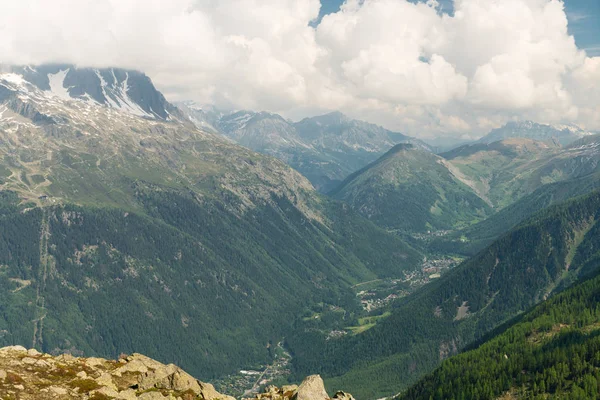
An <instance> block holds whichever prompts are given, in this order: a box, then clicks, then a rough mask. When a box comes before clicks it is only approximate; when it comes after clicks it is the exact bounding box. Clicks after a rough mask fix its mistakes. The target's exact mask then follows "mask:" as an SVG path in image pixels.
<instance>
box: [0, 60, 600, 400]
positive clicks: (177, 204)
mask: <svg viewBox="0 0 600 400" xmlns="http://www.w3.org/2000/svg"><path fill="white" fill-rule="evenodd" d="M2 71H4V72H2V73H0V288H1V290H0V309H1V310H2V313H0V345H9V344H25V345H27V346H28V347H35V348H37V349H39V350H41V351H44V352H47V353H54V354H58V353H63V352H69V353H71V354H75V355H100V356H105V357H115V358H116V357H117V356H118V354H119V353H121V352H124V353H131V352H134V351H140V352H144V353H146V354H148V355H149V356H151V357H154V358H157V359H160V360H162V361H164V362H174V363H177V364H178V365H181V366H182V367H184V368H186V369H187V370H189V371H190V372H191V373H192V374H194V375H195V376H198V377H200V378H203V379H206V378H211V379H212V378H221V377H224V376H231V374H236V373H240V372H239V370H240V369H244V371H245V372H248V371H247V370H246V369H247V368H257V369H259V367H260V368H263V367H264V366H267V365H269V363H271V362H273V360H276V359H277V354H279V353H280V352H281V351H285V352H289V357H291V364H290V365H291V370H289V371H288V370H286V369H284V370H285V371H287V372H286V373H289V374H290V375H286V376H287V378H285V379H289V380H294V379H295V380H298V381H299V380H300V379H302V378H303V377H304V376H306V375H312V374H314V373H316V372H318V373H321V374H322V375H323V376H324V377H325V382H326V384H327V385H328V386H329V388H336V389H337V388H340V387H343V388H347V389H349V390H351V391H352V392H353V393H355V394H356V395H357V397H359V398H379V397H381V396H389V395H392V394H395V393H398V392H399V391H401V390H405V389H407V388H409V386H410V385H411V384H412V383H415V382H418V381H419V379H421V378H422V377H423V375H424V374H426V373H430V372H432V371H434V370H435V369H436V368H437V367H438V366H439V365H440V363H442V362H443V361H444V360H445V359H447V358H449V357H451V356H452V355H454V354H457V353H459V352H461V351H463V350H465V349H469V348H470V346H473V343H480V342H483V341H485V340H487V339H488V338H490V337H491V336H490V335H492V333H491V332H495V333H497V332H500V331H502V329H504V328H505V327H506V325H503V324H509V325H510V326H513V325H512V324H513V322H511V320H512V319H513V318H515V317H517V316H519V315H524V313H526V312H528V310H530V309H531V307H534V306H536V304H539V303H540V302H544V301H546V300H547V299H550V302H552V301H553V300H552V298H553V296H555V295H556V294H557V293H559V292H560V291H562V290H564V289H566V288H568V287H570V286H571V285H572V284H574V283H577V282H578V281H579V280H580V279H585V278H586V277H588V276H590V275H593V274H594V273H595V272H596V270H597V267H598V262H599V260H600V259H599V254H598V248H599V246H600V243H599V242H598V240H599V239H598V238H600V232H599V231H598V229H599V228H598V226H599V225H598V224H597V221H598V219H600V215H598V212H599V210H600V193H599V192H598V189H599V188H600V179H599V178H600V175H599V174H600V170H599V168H600V166H599V161H600V136H598V135H592V134H590V133H589V132H587V131H584V130H582V129H579V128H576V127H574V126H566V127H552V126H549V125H543V124H535V123H530V122H523V123H509V124H507V125H506V126H505V127H503V128H500V129H498V130H495V131H493V132H491V133H490V135H488V136H486V138H487V139H486V138H483V139H482V140H480V141H479V142H477V143H471V144H467V145H463V146H460V147H458V148H454V149H451V150H449V151H447V152H444V153H441V154H437V155H436V154H434V152H433V149H432V148H431V147H430V146H427V145H425V144H424V143H423V142H421V141H420V140H417V139H414V138H411V137H408V136H405V135H402V134H400V133H396V132H392V131H389V130H386V129H384V128H382V127H379V126H377V125H373V124H369V123H366V122H362V121H357V120H353V119H350V118H348V117H346V116H344V115H343V114H341V113H337V112H334V113H330V114H326V115H322V116H318V117H311V118H306V119H304V120H301V121H299V122H292V121H289V120H287V119H285V118H283V117H281V116H279V115H277V114H272V113H268V112H253V111H236V112H222V111H219V110H218V109H216V108H214V107H203V108H200V107H197V106H196V105H194V104H193V103H182V104H177V106H175V105H173V104H171V103H169V102H168V101H167V100H166V99H165V97H164V96H163V95H162V94H161V93H160V92H159V91H158V90H157V89H156V88H155V87H154V85H153V84H152V82H151V80H150V79H149V78H148V77H147V76H145V75H144V74H143V73H140V72H137V71H128V70H123V69H117V68H103V69H94V68H79V67H76V66H73V65H58V64H57V65H42V66H35V67H34V66H29V67H6V66H5V67H3V68H2ZM315 188H317V189H318V190H316V189H315ZM323 192H327V193H328V195H325V194H323ZM581 287H584V286H581ZM575 290H577V289H575ZM581 290H584V292H585V293H588V292H589V290H588V289H581ZM569 293H571V292H569ZM575 293H579V292H575ZM556 298H559V297H556ZM581 299H582V298H581ZM577 301H580V300H577ZM546 304H550V307H554V306H556V303H546ZM536 312H538V311H535V310H534V313H536ZM561 312H562V311H561ZM590 312H591V311H590ZM584 314H585V313H584ZM527 315H529V314H527ZM532 315H533V314H532ZM536 315H538V314H536ZM585 315H586V321H587V322H590V321H591V322H590V323H587V322H586V325H585V326H578V327H577V329H580V331H581V332H579V333H583V334H588V333H589V332H588V331H587V330H588V329H591V328H590V327H593V326H595V325H594V324H595V323H600V322H598V321H596V320H595V319H594V318H591V319H590V318H588V317H587V314H585ZM527 318H529V317H527ZM535 318H537V317H535ZM588 320H589V321H588ZM531 321H534V322H535V321H536V320H535V319H533V320H531ZM561 321H563V320H560V321H559V320H558V319H557V320H553V323H555V324H556V323H557V324H564V323H567V324H568V323H569V322H568V321H567V322H561ZM564 321H566V320H564ZM538 322H539V321H538ZM538 322H535V324H537V323H538ZM517 323H519V322H518V321H517ZM571 323H572V322H571ZM514 326H517V328H510V329H516V330H517V331H518V332H522V331H523V329H525V328H522V327H519V326H518V325H514ZM553 327H554V325H553ZM559 328H561V327H560V326H559ZM497 329H499V330H500V331H494V330H497ZM552 329H554V328H552ZM561 330H562V328H561V329H559V331H561ZM509 331H510V330H509ZM509 331H507V332H509ZM532 334H537V333H536V332H534V333H532ZM500 335H502V333H500ZM560 335H562V333H560ZM499 337H501V339H497V340H499V341H500V342H502V343H505V342H506V340H507V339H506V338H505V337H504V338H502V336H499ZM561 337H562V336H561ZM181 343H186V346H181ZM496 343H497V342H496ZM519 343H521V342H519ZM556 343H558V345H562V343H563V342H556ZM556 343H554V344H556ZM484 346H486V345H484ZM488 346H489V345H488ZM282 349H283V350H282ZM511 349H512V350H511V351H514V346H513V347H511ZM569 351H571V350H569ZM489 354H490V353H489V352H487V353H486V352H485V351H484V350H482V352H481V353H479V355H478V356H481V357H489ZM191 355H193V356H191ZM507 355H508V354H507ZM508 356H509V359H510V355H508ZM460 357H461V356H459V358H457V359H455V360H458V361H456V362H458V363H459V364H458V365H463V366H464V364H460V363H462V362H467V361H461V360H469V357H472V356H471V355H469V353H465V355H463V356H462V357H463V358H460ZM452 362H453V361H448V362H446V363H443V364H442V367H441V368H442V369H441V370H437V371H438V372H434V375H430V376H429V380H425V381H421V383H418V386H416V387H415V388H413V389H408V391H407V392H406V396H409V397H406V398H421V397H420V396H421V395H422V394H423V393H427V394H426V395H425V394H423V396H433V397H434V398H435V396H436V395H437V390H438V388H440V387H443V388H444V389H443V390H451V389H447V385H446V383H445V382H443V385H446V386H443V385H442V386H440V385H441V384H440V382H439V381H440V380H443V379H438V378H436V377H437V376H439V375H437V374H440V372H439V371H442V372H443V373H444V374H446V373H447V374H448V376H452V377H453V378H452V379H459V378H457V377H456V371H457V369H456V368H453V367H452V366H453V365H454V364H452ZM586 362H587V361H586ZM509 364H510V363H509ZM510 365H512V364H510ZM510 365H509V366H510ZM514 365H518V366H521V365H522V364H519V363H516V364H514ZM504 366H505V365H504ZM264 368H265V369H264V374H266V372H267V370H269V367H264ZM548 369H549V368H548ZM555 369H556V368H555ZM479 370H480V369H477V371H479ZM477 371H475V372H477ZM510 371H513V370H510ZM475 372H473V373H475ZM252 373H253V372H252ZM477 373H478V372H477ZM502 373H503V376H506V377H507V378H506V379H503V380H501V381H500V382H498V381H493V380H488V381H489V382H486V384H485V385H487V386H485V385H482V386H481V387H479V386H477V385H472V386H468V385H467V386H465V387H468V388H469V390H471V392H469V393H470V394H471V395H472V394H473V393H475V392H474V391H475V390H477V393H478V396H479V397H481V398H485V397H486V396H487V395H488V394H489V393H495V394H498V393H499V392H498V388H502V390H504V392H502V393H512V392H515V391H516V392H518V391H519V390H521V389H520V388H519V387H517V386H516V385H515V382H517V383H521V382H522V381H519V380H518V379H517V378H515V379H517V380H515V381H512V380H510V379H508V376H509V375H510V374H509V371H504V372H502ZM511 373H512V372H511ZM452 374H454V375H452ZM252 376H254V375H252ZM261 376H262V375H261ZM473 376H475V375H473ZM513 376H514V375H513ZM282 379H283V378H282ZM511 379H512V378H511ZM528 379H529V378H528ZM532 379H533V378H532ZM536 379H537V378H535V379H533V380H531V379H530V380H528V381H527V382H526V384H529V382H531V386H532V388H531V393H535V394H536V395H537V394H539V393H542V392H541V391H540V388H539V384H540V383H539V382H541V380H536ZM561 379H562V381H564V382H567V381H568V382H569V385H570V386H569V387H570V388H573V387H574V386H573V385H574V384H576V385H580V383H581V388H582V390H586V391H587V390H588V388H587V387H585V384H584V383H582V382H583V381H581V380H578V378H577V377H563V378H561ZM582 379H583V378H582ZM586 379H587V378H586ZM588 380H589V379H588ZM448 382H454V381H448ZM533 382H535V383H536V385H538V387H537V389H534V388H533ZM544 382H545V383H544V384H545V385H546V381H545V380H544ZM573 382H575V383H573ZM507 385H508V387H507V388H506V386H507ZM484 386H485V387H484ZM588 386H589V385H588ZM453 387H454V386H453ZM578 387H579V386H578ZM526 389H527V388H525V389H523V390H526ZM546 389H547V387H546ZM555 389H556V388H554V387H553V389H552V390H554V391H553V392H552V393H556V390H555ZM490 390H491V392H490ZM536 390H537V391H536ZM573 390H575V391H576V389H573ZM511 391H512V392H511ZM242 392H243V391H242ZM242 392H240V393H239V394H241V393H242ZM516 392H515V393H516ZM544 393H546V392H544ZM586 393H587V392H586ZM460 395H461V394H457V396H460ZM462 395H465V396H466V394H465V393H464V392H463V393H462ZM410 396H413V397H410ZM475 397H477V396H475ZM427 398H429V397H427ZM457 398H460V397H457Z"/></svg>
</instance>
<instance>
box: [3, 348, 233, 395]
mask: <svg viewBox="0 0 600 400" xmlns="http://www.w3.org/2000/svg"><path fill="white" fill-rule="evenodd" d="M12 398H16V399H20V400H34V399H35V400H46V399H47V400H50V399H52V400H55V399H61V400H63V399H64V400H70V399H86V400H106V399H116V400H136V399H142V400H166V399H171V400H194V399H200V400H219V399H221V400H235V399H234V398H233V397H230V396H227V395H224V394H221V393H219V392H217V391H216V390H215V388H214V387H213V386H212V385H211V384H208V383H204V382H200V381H198V380H196V379H195V378H194V377H192V376H191V375H190V374H188V373H187V372H185V371H184V370H182V369H181V368H179V367H177V366H176V365H173V364H169V365H165V364H162V363H160V362H158V361H156V360H153V359H151V358H149V357H146V356H144V355H142V354H132V355H130V356H127V357H122V358H121V359H119V360H105V359H102V358H96V357H92V358H79V357H73V356H71V355H68V354H64V355H60V356H57V357H54V356H51V355H49V354H42V353H40V352H38V351H36V350H33V349H32V350H27V349H26V348H24V347H21V346H10V347H4V348H1V349H0V399H12Z"/></svg>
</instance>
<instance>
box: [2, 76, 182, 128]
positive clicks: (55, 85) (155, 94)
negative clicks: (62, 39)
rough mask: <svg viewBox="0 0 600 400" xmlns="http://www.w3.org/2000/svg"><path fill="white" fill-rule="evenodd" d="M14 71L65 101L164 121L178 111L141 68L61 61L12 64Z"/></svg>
mask: <svg viewBox="0 0 600 400" xmlns="http://www.w3.org/2000/svg"><path fill="white" fill-rule="evenodd" d="M10 70H11V71H12V72H13V73H14V74H16V75H17V76H20V77H21V78H22V79H23V80H25V81H27V82H29V83H30V84H32V85H34V86H36V87H37V88H38V89H39V90H41V91H43V92H45V93H47V94H48V95H50V96H54V97H56V98H59V99H61V100H71V99H78V100H83V101H88V102H91V103H96V104H99V105H104V106H108V107H112V108H116V109H120V110H124V111H126V112H128V113H131V114H135V115H138V116H143V117H149V118H156V119H162V120H167V119H169V118H170V115H171V114H173V113H177V112H178V110H177V108H176V107H174V106H172V105H171V104H170V103H168V102H167V101H166V100H165V97H164V96H163V95H162V93H160V92H159V91H158V90H156V88H155V87H154V85H153V84H152V82H151V81H150V78H148V77H147V76H146V75H144V74H143V73H140V72H138V71H131V70H124V69H118V68H100V69H96V68H77V67H76V66H73V65H60V64H56V65H41V66H36V67H31V66H25V67H10Z"/></svg>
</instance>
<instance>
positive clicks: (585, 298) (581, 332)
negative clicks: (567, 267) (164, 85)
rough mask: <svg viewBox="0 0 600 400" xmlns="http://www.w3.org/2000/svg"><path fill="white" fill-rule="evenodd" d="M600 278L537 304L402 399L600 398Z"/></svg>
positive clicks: (450, 361)
mask: <svg viewBox="0 0 600 400" xmlns="http://www.w3.org/2000/svg"><path fill="white" fill-rule="evenodd" d="M599 304H600V276H599V275H597V274H596V276H595V277H593V278H591V279H589V280H587V281H585V282H583V283H580V284H577V285H575V286H574V287H572V288H570V289H568V290H566V291H565V292H563V293H561V294H558V295H556V296H554V297H552V298H551V299H550V300H548V301H546V302H544V303H542V304H540V305H538V306H537V307H535V308H534V309H533V310H532V311H530V312H528V313H527V314H526V315H524V316H521V317H519V318H518V319H517V321H516V322H514V323H512V324H511V325H510V326H509V327H505V328H503V329H502V331H501V332H500V333H499V334H497V335H496V336H494V337H493V338H491V339H489V340H488V341H486V342H485V343H483V344H482V345H480V346H479V347H477V348H476V349H474V350H470V351H467V352H465V353H463V354H459V355H457V356H454V357H451V358H450V359H448V360H446V361H444V362H443V363H442V365H441V366H440V367H439V368H437V369H436V370H435V371H434V372H433V373H431V374H430V375H428V376H426V377H424V378H423V379H422V380H420V381H419V382H418V383H417V384H416V385H414V386H413V387H411V388H410V389H409V390H407V391H406V392H405V393H403V394H402V395H400V396H398V397H397V400H408V399H436V400H437V399H439V400H441V399H448V400H454V399H456V400H458V399H493V398H500V396H502V395H504V394H506V395H507V398H523V399H597V398H598V396H599V395H600V391H599V382H600V307H599Z"/></svg>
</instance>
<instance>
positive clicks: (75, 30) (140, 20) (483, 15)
mask: <svg viewBox="0 0 600 400" xmlns="http://www.w3.org/2000/svg"><path fill="white" fill-rule="evenodd" d="M319 9H320V2H319V0H196V1H190V0H169V1H164V0H143V1H142V0H52V1H47V0H19V1H18V2H2V4H0V62H3V63H12V64H40V63H47V62H67V63H74V64H77V65H80V66H118V67H125V68H135V69H139V70H142V71H144V72H146V73H147V74H148V75H149V76H150V77H151V78H152V79H153V80H154V82H155V84H156V85H157V86H158V87H159V89H161V90H163V91H164V92H165V94H166V95H167V97H168V98H169V99H171V100H184V99H193V100H196V101H198V102H200V103H212V104H217V105H218V106H225V107H232V108H249V109H256V110H269V111H273V112H279V113H282V114H284V115H286V116H289V117H292V118H299V117H302V116H304V115H307V114H314V113H315V112H319V111H329V110H341V111H343V112H346V113H348V114H350V115H352V116H355V117H358V118H366V119H369V120H372V121H374V122H378V123H381V124H383V125H385V126H386V127H389V128H393V129H399V130H402V131H405V132H408V133H410V134H413V135H417V136H431V135H438V134H452V135H458V136H460V135H465V134H466V135H477V134H482V133H484V132H485V131H487V130H489V129H490V128H492V127H495V126H498V125H500V124H502V123H504V122H505V121H507V120H510V119H525V118H527V119H533V120H536V121H539V122H549V123H557V122H574V123H578V124H580V125H583V126H585V127H587V128H588V129H598V130H600V57H596V58H592V57H588V56H587V55H586V53H585V52H584V51H582V50H580V49H578V48H577V46H576V44H575V41H574V39H573V37H572V36H570V35H569V33H568V30H567V26H568V20H567V16H566V13H565V10H564V7H563V4H562V2H560V1H558V0H455V1H454V14H453V16H449V15H446V14H442V13H440V12H439V9H438V4H437V2H436V1H434V0H430V1H428V2H427V3H418V4H414V3H410V2H408V1H406V0H347V1H346V3H345V4H344V5H343V6H342V8H341V10H340V11H339V12H337V13H334V14H329V15H327V16H325V17H324V18H323V19H322V21H321V23H320V24H319V25H317V26H316V27H315V26H313V25H314V24H311V22H313V21H314V20H316V18H317V17H318V15H319Z"/></svg>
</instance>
